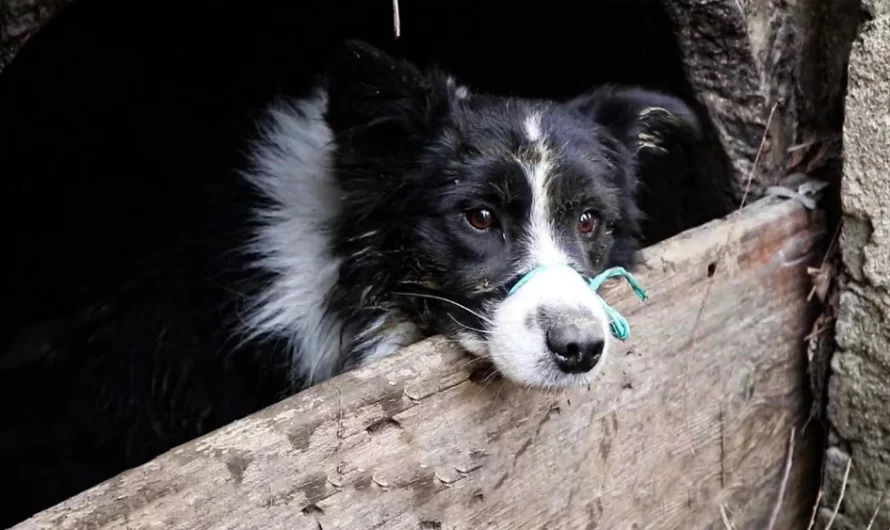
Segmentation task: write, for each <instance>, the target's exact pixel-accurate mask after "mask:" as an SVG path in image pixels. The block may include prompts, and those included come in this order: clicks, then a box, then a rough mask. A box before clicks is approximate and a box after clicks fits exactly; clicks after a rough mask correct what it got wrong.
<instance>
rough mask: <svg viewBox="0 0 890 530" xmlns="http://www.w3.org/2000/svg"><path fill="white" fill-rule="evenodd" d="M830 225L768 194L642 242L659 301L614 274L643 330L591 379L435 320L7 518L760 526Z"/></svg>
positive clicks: (173, 524)
mask: <svg viewBox="0 0 890 530" xmlns="http://www.w3.org/2000/svg"><path fill="white" fill-rule="evenodd" d="M822 236H823V225H822V221H821V215H819V214H818V213H814V212H808V211H806V210H805V209H804V208H803V207H802V206H800V205H799V204H797V203H795V202H793V201H786V202H781V201H779V200H777V199H765V200H763V201H760V202H758V203H755V204H753V205H751V206H749V207H748V208H746V209H745V210H743V211H742V212H741V213H740V214H736V215H733V216H731V217H730V218H729V219H728V220H721V221H716V222H712V223H710V224H708V225H706V226H703V227H700V228H697V229H694V230H691V231H689V232H687V233H684V234H681V235H680V236H678V237H676V238H673V239H671V240H669V241H666V242H664V243H662V244H659V245H657V246H655V247H652V248H650V249H648V250H647V251H646V252H645V263H644V265H643V267H642V270H641V272H640V274H639V275H638V277H639V278H640V280H641V281H642V283H643V285H644V286H645V287H646V288H647V289H648V290H649V292H650V295H651V298H650V300H649V301H647V302H646V303H640V302H639V301H638V300H636V299H635V298H634V297H633V295H632V294H631V293H630V290H629V289H627V287H626V284H620V286H618V287H616V286H612V289H611V290H610V291H608V292H606V293H605V296H606V298H607V299H609V300H613V301H615V302H616V303H615V304H614V305H615V306H616V307H617V308H618V309H619V310H621V311H622V312H623V313H624V314H625V315H626V316H627V317H628V319H629V320H630V322H631V324H632V326H633V335H632V338H631V340H630V341H629V342H627V343H625V344H623V345H621V346H620V347H619V348H620V349H619V351H617V353H616V354H615V355H614V356H613V357H611V360H610V361H609V364H608V367H607V369H606V371H605V374H604V376H603V378H602V380H601V381H600V382H599V383H598V384H596V385H594V386H593V387H591V388H590V389H584V390H580V391H574V392H566V393H544V392H538V391H531V390H526V389H520V388H516V387H514V386H512V385H510V384H509V383H506V382H503V381H486V380H485V378H484V377H480V376H479V374H480V373H482V372H480V371H479V370H478V369H477V368H476V367H477V366H478V365H480V363H478V362H470V361H469V360H468V357H466V356H465V355H464V354H462V353H461V352H459V351H457V350H456V349H454V348H453V347H452V346H450V345H449V344H448V342H447V341H445V340H444V339H442V338H433V339H430V340H427V341H424V342H422V343H419V344H417V345H415V346H412V347H410V348H407V349H405V350H404V351H402V352H400V353H398V354H396V355H393V356H392V357H389V358H387V359H384V360H382V361H380V362H378V363H377V364H375V365H373V366H370V367H367V368H364V369H360V370H356V371H353V372H350V373H347V374H344V375H342V376H340V377H337V378H335V379H333V380H331V381H328V382H326V383H323V384H320V385H318V386H316V387H314V388H311V389H309V390H307V391H305V392H302V393H300V394H298V395H296V396H293V397H291V398H289V399H287V400H285V401H283V402H281V403H279V404H277V405H275V406H272V407H270V408H268V409H266V410H263V411H260V412H258V413H257V414H254V415H253V416H250V417H248V418H246V419H244V420H241V421H238V422H235V423H233V424H231V425H228V426H226V427H224V428H221V429H219V430H218V431H216V432H213V433H211V434H209V435H207V436H205V437H203V438H200V439H198V440H195V441H193V442H190V443H187V444H185V445H183V446H181V447H179V448H177V449H174V450H172V451H170V452H168V453H166V454H164V455H162V456H160V457H159V458H157V459H155V460H154V461H152V462H150V463H148V464H146V465H144V466H142V467H139V468H136V469H133V470H130V471H128V472H125V473H123V474H121V475H119V476H117V477H115V478H113V479H111V480H109V481H107V482H105V483H103V484H101V485H99V486H97V487H95V488H93V489H91V490H88V491H86V492H84V493H82V494H80V495H77V496H75V497H73V498H71V499H69V500H68V501H66V502H64V503H62V504H60V505H58V506H55V507H53V508H51V509H49V510H46V511H45V512H42V513H40V514H37V515H36V516H35V517H33V518H32V519H29V520H28V521H25V522H23V523H21V524H20V525H18V526H16V527H15V528H16V529H19V530H32V529H58V530H66V529H72V530H73V529H77V530H84V529H112V528H121V529H124V528H126V529H133V530H135V529H187V530H198V529H205V528H207V529H209V528H213V529H235V528H238V529H248V528H255V529H262V530H274V529H287V530H297V529H306V530H319V529H322V530H338V529H342V530H364V529H371V528H398V529H412V530H414V529H443V530H445V529H447V530H450V529H481V528H496V529H540V528H551V529H573V530H574V529H583V528H588V529H593V528H600V529H637V528H639V529H643V528H651V529H662V528H663V529H668V528H670V529H684V530H685V529H697V528H724V527H725V526H724V523H723V522H721V507H722V508H723V509H724V511H725V513H726V514H727V516H728V518H729V519H731V520H732V522H733V524H734V525H735V527H736V528H739V529H749V528H766V524H767V520H768V519H769V516H770V513H771V512H772V509H773V506H774V504H775V501H776V497H777V494H778V491H779V483H780V481H781V477H782V474H783V470H784V467H785V461H786V452H787V447H788V438H789V435H790V433H791V430H792V428H794V427H801V425H802V424H803V422H804V420H805V419H806V417H805V416H806V413H807V410H808V408H807V404H806V401H807V391H806V378H805V366H806V359H805V356H804V349H803V337H804V336H805V334H806V333H807V332H808V325H809V323H810V321H809V317H808V304H807V301H806V297H807V292H808V290H809V285H810V283H809V279H808V277H807V274H806V266H807V265H808V264H811V263H812V260H813V258H814V257H815V255H816V253H817V249H816V247H817V246H818V242H819V240H820V238H822ZM718 260H719V262H718ZM714 264H716V266H715V265H714ZM709 275H712V276H713V278H709ZM709 284H710V287H709ZM616 285H617V284H616ZM706 294H707V302H706V304H705V305H704V309H703V311H702V313H701V318H700V322H699V324H698V330H697V331H695V330H694V328H695V326H696V321H697V315H698V313H699V309H700V308H701V307H702V303H703V298H705V296H706ZM796 447H797V453H796V454H795V460H794V462H793V465H792V471H791V474H790V475H789V479H788V481H787V485H786V492H785V498H784V502H783V508H782V510H781V516H780V517H779V522H778V524H777V525H776V527H775V528H776V529H791V528H800V521H802V520H804V519H805V518H806V517H807V516H808V515H809V509H810V506H809V505H808V502H807V498H808V497H807V495H808V493H809V489H808V487H809V484H811V483H813V482H815V481H814V480H813V478H812V476H811V473H812V471H813V469H812V467H810V466H808V461H807V459H806V456H807V455H808V452H807V451H808V444H807V443H806V440H805V439H802V438H801V437H800V435H799V433H798V443H797V445H796Z"/></svg>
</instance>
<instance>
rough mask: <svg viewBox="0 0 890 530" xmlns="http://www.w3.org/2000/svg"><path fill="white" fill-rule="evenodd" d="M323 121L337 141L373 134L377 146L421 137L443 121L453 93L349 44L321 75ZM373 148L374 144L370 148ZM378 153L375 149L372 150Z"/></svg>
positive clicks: (439, 80) (442, 82) (434, 79)
mask: <svg viewBox="0 0 890 530" xmlns="http://www.w3.org/2000/svg"><path fill="white" fill-rule="evenodd" d="M325 87H326V90H327V97H328V111H327V115H326V118H327V121H328V123H329V125H330V126H331V128H332V129H333V131H334V134H335V135H336V136H338V137H340V138H342V137H344V136H347V137H351V136H356V135H359V136H360V135H362V133H367V132H370V131H372V130H373V134H372V135H366V136H373V137H375V138H376V139H377V140H384V139H385V138H388V137H389V138H405V137H406V136H408V137H410V136H413V135H417V134H422V133H423V132H425V131H426V130H427V129H428V128H429V127H430V126H432V125H433V124H434V123H435V122H436V120H438V119H441V118H442V117H443V116H445V115H446V114H447V112H448V110H449V108H450V105H451V103H452V101H453V99H454V98H455V97H457V96H456V94H457V89H456V87H455V86H454V84H453V82H451V83H449V82H448V79H447V78H445V77H440V76H436V75H427V74H425V73H423V72H421V71H420V70H419V69H418V68H417V67H415V66H414V65H412V64H410V63H409V62H407V61H405V60H401V59H397V58H395V57H392V56H390V55H388V54H386V53H384V52H383V51H381V50H379V49H377V48H374V47H373V46H370V45H369V44H366V43H364V42H361V41H356V40H350V41H347V42H346V43H345V44H344V45H342V46H341V47H340V48H339V49H338V50H337V51H336V52H335V53H334V54H333V56H332V58H331V60H330V62H329V63H328V68H327V71H326V79H325ZM375 143H377V142H375ZM377 147H380V146H377Z"/></svg>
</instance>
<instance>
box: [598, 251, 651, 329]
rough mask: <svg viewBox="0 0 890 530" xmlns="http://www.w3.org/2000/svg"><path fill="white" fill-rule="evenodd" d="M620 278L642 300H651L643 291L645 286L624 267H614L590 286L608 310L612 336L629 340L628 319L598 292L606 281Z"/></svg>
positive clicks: (603, 273) (599, 276)
mask: <svg viewBox="0 0 890 530" xmlns="http://www.w3.org/2000/svg"><path fill="white" fill-rule="evenodd" d="M618 277H621V278H624V279H625V280H627V283H629V284H630V287H631V289H633V291H634V294H636V295H637V296H638V297H639V298H640V300H646V299H647V298H649V295H648V294H647V293H646V290H645V289H643V286H642V285H640V282H639V281H637V279H636V278H635V277H634V275H633V274H631V273H629V272H627V270H625V269H624V267H612V268H611V269H606V270H604V271H603V272H602V273H600V274H598V275H597V276H596V277H594V278H591V280H590V282H588V284H589V285H590V288H591V289H593V292H594V293H595V294H596V297H597V298H599V300H600V303H602V304H603V308H604V309H605V310H606V315H607V316H608V317H609V327H610V328H611V329H612V335H615V338H616V339H618V340H627V339H629V338H630V322H628V321H627V319H626V318H624V315H622V314H621V313H619V312H618V310H617V309H615V308H614V307H612V306H610V305H609V304H608V302H606V300H605V299H603V297H602V296H600V294H599V293H598V292H597V291H599V288H600V286H601V285H602V284H603V282H604V281H606V280H608V279H610V278H618Z"/></svg>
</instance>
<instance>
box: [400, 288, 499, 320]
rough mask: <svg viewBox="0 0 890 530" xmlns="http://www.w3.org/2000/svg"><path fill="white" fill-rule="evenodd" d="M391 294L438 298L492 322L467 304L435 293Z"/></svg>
mask: <svg viewBox="0 0 890 530" xmlns="http://www.w3.org/2000/svg"><path fill="white" fill-rule="evenodd" d="M392 294H394V295H398V296H409V297H410V296H416V297H418V298H429V299H431V300H438V301H440V302H446V303H449V304H452V305H454V306H455V307H458V308H460V309H463V310H464V311H466V312H467V313H469V314H471V315H473V316H475V317H477V318H479V319H480V320H482V321H483V322H487V323H488V324H494V323H493V322H492V321H491V320H490V319H488V318H486V317H485V316H483V315H482V314H480V313H477V312H476V311H473V310H472V309H470V308H469V307H467V306H465V305H462V304H459V303H457V302H455V301H454V300H449V299H448V298H445V297H443V296H436V295H434V294H424V293H405V292H398V291H396V292H393V293H392Z"/></svg>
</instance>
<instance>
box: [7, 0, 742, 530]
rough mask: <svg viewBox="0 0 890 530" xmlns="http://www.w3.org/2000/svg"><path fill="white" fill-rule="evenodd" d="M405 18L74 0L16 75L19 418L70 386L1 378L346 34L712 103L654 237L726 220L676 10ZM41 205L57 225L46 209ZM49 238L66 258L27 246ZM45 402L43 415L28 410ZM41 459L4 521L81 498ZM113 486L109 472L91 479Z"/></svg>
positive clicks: (13, 269) (474, 73)
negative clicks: (84, 236)
mask: <svg viewBox="0 0 890 530" xmlns="http://www.w3.org/2000/svg"><path fill="white" fill-rule="evenodd" d="M400 8H401V13H400V14H401V33H402V36H401V38H400V39H398V40H397V39H395V38H394V36H393V15H392V3H391V2H389V1H388V0H382V1H374V2H369V1H367V0H353V1H338V2H335V1H333V0H327V1H308V0H306V1H304V2H299V1H294V0H281V1H278V0H262V1H260V0H256V1H249V2H240V3H226V2H208V1H204V0H192V1H186V0H171V1H163V0H145V1H143V0H139V1H136V0H128V1H120V0H75V1H74V3H73V4H71V5H70V7H68V8H66V9H65V10H63V12H62V13H61V14H60V15H59V16H57V17H56V18H55V19H54V20H53V21H51V22H50V23H49V24H48V25H47V26H46V28H45V29H44V30H43V31H41V32H39V33H38V34H37V35H36V36H34V37H33V38H32V39H31V41H30V42H29V43H28V45H27V46H26V47H25V48H24V49H23V50H22V51H21V53H20V54H19V57H18V58H17V59H16V60H15V61H14V62H13V64H12V65H11V66H10V67H9V68H8V69H7V70H6V71H5V72H3V73H2V74H0V117H2V118H0V174H5V175H7V176H8V175H12V176H13V177H12V178H9V177H4V178H5V179H6V183H5V185H6V189H7V190H8V191H7V192H5V193H4V194H3V199H2V200H3V201H4V203H3V208H2V211H3V213H2V215H3V216H4V217H3V221H4V222H3V227H4V230H5V237H6V239H7V242H8V243H9V245H10V246H11V247H13V248H16V249H17V251H18V252H19V253H18V254H17V255H15V256H13V257H11V258H7V262H6V265H7V267H9V268H8V269H7V274H5V275H4V281H6V285H4V292H5V293H6V294H5V296H6V299H7V302H8V306H9V307H15V308H16V310H15V314H14V315H12V316H11V317H10V318H8V319H5V320H4V321H3V328H2V335H0V339H2V341H3V342H2V347H3V351H4V353H2V354H0V416H2V418H9V417H12V416H15V415H18V416H22V415H24V414H25V413H27V414H29V415H30V417H29V420H28V422H27V425H28V428H31V429H34V432H35V433H36V432H39V430H40V425H39V423H40V421H41V420H40V414H41V413H43V412H45V411H47V410H52V409H53V407H54V404H53V403H52V402H51V401H47V400H46V399H44V397H46V396H50V395H52V390H53V389H52V388H49V387H48V386H44V387H42V389H38V390H35V389H34V388H32V387H33V386H34V384H33V381H32V380H28V379H27V378H17V379H16V380H12V379H11V378H9V377H4V376H2V372H3V370H5V369H8V368H9V367H16V369H20V368H21V367H22V366H27V365H28V363H29V362H30V361H31V360H32V359H33V358H36V357H40V356H41V355H45V354H46V351H51V349H52V348H49V349H44V348H43V345H45V343H46V342H47V341H50V342H51V341H52V340H54V335H53V333H54V332H58V333H60V334H61V336H63V335H64V329H65V322H64V321H62V322H59V321H58V320H56V321H54V322H53V323H52V324H51V325H48V326H45V327H44V328H41V329H42V331H41V329H38V328H36V327H35V325H36V324H38V323H41V322H45V321H46V320H48V319H50V318H54V317H55V316H57V315H59V314H65V313H70V312H73V311H75V310H76V308H78V307H80V305H81V304H82V303H83V302H84V300H83V299H82V296H83V291H84V289H83V287H82V286H84V285H93V284H100V283H102V282H107V281H108V280H109V279H112V280H113V278H114V276H113V274H115V271H114V269H113V268H111V267H109V268H103V267H104V264H106V263H111V262H112V261H113V260H114V258H115V257H117V256H131V255H137V253H138V248H136V247H134V245H137V244H144V243H145V239H144V238H143V239H142V241H141V242H140V243H135V242H134V241H137V240H138V239H137V238H128V237H126V236H122V235H121V234H119V232H120V231H121V230H122V229H125V230H127V231H129V232H128V233H135V232H140V233H142V234H143V235H144V236H145V237H149V238H151V237H169V236H170V235H171V234H174V235H176V234H177V233H178V232H177V230H178V229H177V227H178V226H180V225H181V223H183V222H187V221H188V219H189V215H190V209H189V204H190V201H193V200H194V199H195V197H196V196H197V195H195V194H200V193H201V190H200V187H198V188H196V189H192V188H189V189H190V190H191V191H190V192H189V193H185V192H183V188H182V182H183V181H182V180H181V179H187V178H188V175H189V173H190V170H191V169H194V170H196V172H198V173H200V172H206V170H207V169H208V168H212V167H219V168H220V170H222V168H225V167H227V166H228V165H230V164H231V163H232V162H233V160H235V158H236V156H237V153H238V150H239V147H240V143H241V139H242V138H243V136H244V135H245V133H246V132H247V131H249V130H251V128H252V122H251V118H252V116H253V113H254V112H255V111H256V110H258V109H260V108H261V107H262V106H263V105H264V104H265V103H266V102H268V101H269V99H270V98H271V97H272V96H274V95H276V94H280V93H289V94H294V95H297V94H300V93H301V92H303V91H304V88H305V86H306V83H307V81H308V79H309V78H310V77H311V76H312V75H313V73H314V72H316V71H318V70H319V69H320V68H321V66H322V64H323V62H324V60H325V58H326V56H327V53H328V52H329V51H330V50H331V49H333V48H334V47H335V46H337V45H339V44H340V43H341V42H342V41H343V40H344V39H345V38H347V37H353V38H361V39H364V40H366V41H368V42H370V43H371V44H374V45H376V46H378V47H381V48H383V49H385V50H388V51H390V52H392V53H394V54H397V55H401V56H404V57H407V58H409V59H411V60H413V61H415V62H417V63H419V64H421V65H438V66H441V67H443V68H446V69H448V70H450V71H451V72H453V73H454V74H455V75H456V76H457V77H458V79H459V80H460V81H461V82H462V83H464V84H466V85H469V86H471V87H472V88H473V89H475V90H481V91H489V92H495V93H503V94H514V95H522V96H533V97H547V98H556V99H562V98H568V97H571V96H574V95H576V94H578V93H580V92H582V91H585V90H588V89H590V88H592V87H594V86H596V85H599V84H603V83H623V84H635V85H641V86H643V87H647V88H654V89H660V90H664V91H667V92H670V93H672V94H675V95H678V96H680V97H682V98H684V99H686V100H687V102H688V103H690V104H692V105H693V106H694V107H695V108H696V109H698V111H699V112H700V117H701V118H702V120H703V122H704V125H705V127H706V129H707V130H708V131H709V133H708V139H707V140H706V142H705V143H706V148H705V149H704V151H703V154H701V157H700V158H699V159H698V164H697V167H696V169H695V170H694V171H692V172H691V173H690V174H688V175H683V180H682V182H677V183H676V186H673V184H674V183H669V184H671V185H672V186H673V189H674V190H675V192H676V193H675V194H674V195H673V196H665V195H663V194H661V193H660V192H659V191H657V190H656V191H651V190H648V191H647V190H642V194H643V196H642V199H641V201H642V206H643V209H644V211H645V212H646V213H647V214H648V215H649V216H650V218H651V221H650V222H649V224H648V225H647V235H648V241H647V242H648V243H654V242H656V241H659V240H661V239H664V238H667V237H670V236H672V235H674V234H676V233H678V232H680V231H681V230H684V229H686V228H690V227H692V226H695V225H698V224H701V223H703V222H705V221H708V220H710V219H713V218H715V217H718V216H721V215H723V214H725V213H726V212H727V209H728V208H729V207H730V205H731V200H730V199H729V191H728V190H729V178H730V173H729V171H730V170H729V163H728V160H727V157H726V155H725V154H724V152H723V151H722V149H721V147H720V144H719V141H718V140H717V139H716V135H715V134H714V133H713V127H712V125H711V124H710V121H709V120H708V118H707V115H706V113H705V111H704V107H703V106H702V105H700V104H699V103H698V102H697V101H695V96H694V93H693V90H692V88H691V87H690V85H689V83H688V81H687V78H686V75H685V72H684V67H683V59H682V55H681V52H680V50H679V48H678V45H677V42H676V39H675V37H674V32H673V28H672V26H671V21H670V19H669V17H668V16H667V15H666V14H665V12H664V10H663V8H662V6H661V4H660V3H659V2H655V1H647V0H637V1H623V2H618V1H609V0H606V1H600V2H595V1H588V2H549V3H548V2H540V3H537V4H535V5H534V6H532V5H521V4H520V3H517V2H503V1H499V2H482V1H481V0H480V1H475V2H458V1H444V0H442V1H433V0H426V1H409V0H401V2H400ZM159 153H162V154H163V156H159ZM196 154H198V155H199V156H195V155H196ZM179 161H182V163H181V164H180V163H179ZM196 164H197V165H196ZM171 174H172V175H173V176H171ZM22 176H26V178H21V177H22ZM174 177H175V178H174ZM177 179H180V180H177ZM72 182H75V183H77V182H93V183H100V184H98V185H93V186H83V185H80V184H77V185H73V186H72V185H71V183H72ZM134 182H136V183H140V182H141V183H145V185H144V186H140V185H136V186H134V185H133V183H134ZM120 197H126V198H128V199H130V200H123V201H119V200H118V199H119V198H120ZM134 197H136V198H137V199H138V200H135V201H134V200H131V199H133V198H134ZM29 204H39V205H40V206H41V207H42V208H43V211H42V213H41V214H40V215H39V216H38V215H35V214H34V213H33V212H30V211H29V210H28V208H29V207H28V205H29ZM92 205H100V206H101V207H100V208H95V209H94V208H92V207H91V206H92ZM158 205H163V213H164V215H158ZM174 213H175V215H174ZM83 232H89V233H95V234H97V236H96V237H94V238H93V239H94V240H96V241H102V242H104V243H103V244H102V245H98V246H95V247H84V246H83V245H82V244H81V243H79V242H78V241H79V240H78V238H77V237H76V235H77V234H79V233H83ZM51 233H52V234H54V235H53V236H52V237H51V238H50V239H51V240H53V241H54V244H53V245H52V246H51V247H48V246H46V245H36V246H35V245H29V242H30V241H39V240H41V238H43V237H50V236H49V235H48V234H51ZM35 247H36V248H35ZM105 257H107V259H105ZM709 272H710V271H709ZM24 329H30V330H37V331H36V333H37V335H38V337H37V338H34V337H33V336H27V337H24V339H26V340H27V341H30V342H29V344H30V345H31V346H30V347H29V348H30V349H29V348H26V349H25V350H22V349H20V348H19V349H16V350H15V351H16V352H19V353H16V354H15V355H12V356H10V354H9V353H8V352H9V351H12V350H8V347H9V345H10V344H11V343H12V341H13V339H14V338H16V337H18V338H19V339H20V340H21V339H22V338H23V335H22V330H24ZM53 330H55V331H53ZM41 333H43V335H42V336H40V334H41ZM22 351H28V352H29V353H27V354H22V353H21V352H22ZM17 373H22V372H17ZM41 392H43V393H44V394H42V396H43V397H38V398H35V399H37V401H39V403H38V402H35V403H36V404H34V405H31V404H28V403H25V402H24V401H23V399H27V398H24V397H23V396H26V395H35V394H40V393H41ZM52 399H64V397H59V396H55V397H53V398H52ZM41 400H42V401H41ZM23 403H24V404H23ZM247 412H249V411H247ZM6 429H7V427H6V426H5V425H0V449H2V448H3V447H4V443H3V441H4V440H5V441H7V442H9V443H12V442H11V441H10V440H11V439H12V438H11V437H12V436H13V435H14V434H16V435H17V434H20V433H9V432H7V430H6ZM2 452H3V453H4V454H6V455H7V456H10V457H12V458H15V456H14V455H13V453H12V452H11V451H6V450H4V451H2ZM40 465H43V466H45V467H46V469H45V470H44V471H42V472H41V471H40V470H39V469H37V467H39V466H40ZM34 466H36V467H35V470H36V471H35V474H37V475H39V474H40V473H44V474H45V476H46V477H47V479H46V480H45V481H43V483H42V484H40V487H37V486H34V485H33V481H32V486H33V488H34V489H31V490H29V489H28V486H27V485H25V484H24V483H23V482H22V483H17V479H16V477H13V478H12V479H10V483H13V482H16V483H17V488H18V491H19V493H20V494H21V495H19V496H17V497H16V498H15V499H9V498H7V501H8V502H6V503H4V506H5V508H4V509H3V511H2V513H0V526H4V527H5V526H6V525H9V524H11V523H13V522H14V521H16V520H18V519H20V518H22V517H26V516H28V515H31V514H32V513H34V512H35V511H37V510H41V509H44V508H46V507H48V506H49V505H50V504H53V503H56V502H59V501H61V500H63V499H64V498H66V497H69V496H71V495H73V494H74V493H76V492H77V491H76V490H73V489H71V488H70V487H66V486H65V485H62V484H57V483H55V482H54V481H53V480H52V478H51V477H52V473H54V470H53V468H52V464H51V463H45V464H40V463H35V464H34ZM118 471H120V470H119V469H112V468H111V467H109V469H107V470H100V474H102V473H105V475H108V476H110V475H111V474H114V473H116V472H118ZM98 478H107V477H99V476H98V475H94V476H93V477H92V478H91V479H89V480H88V481H87V482H89V481H90V480H92V481H93V482H95V480H94V479H98ZM87 482H84V483H83V484H86V483H87ZM83 484H81V485H83ZM54 488H55V489H54ZM6 507H8V508H6ZM6 510H9V511H6Z"/></svg>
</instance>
